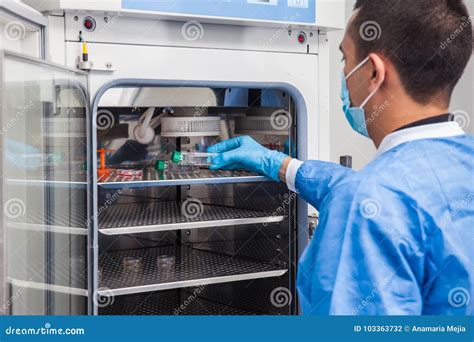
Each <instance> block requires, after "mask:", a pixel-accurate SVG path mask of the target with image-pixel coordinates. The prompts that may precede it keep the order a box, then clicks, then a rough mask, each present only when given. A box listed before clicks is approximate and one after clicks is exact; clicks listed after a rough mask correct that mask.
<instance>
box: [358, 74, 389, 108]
mask: <svg viewBox="0 0 474 342" xmlns="http://www.w3.org/2000/svg"><path fill="white" fill-rule="evenodd" d="M383 81H385V75H383V78H382V81H381V82H380V84H379V85H378V86H377V88H375V90H374V91H373V92H372V93H371V94H370V95H369V97H367V99H366V100H365V101H364V102H363V103H362V104H361V105H360V108H364V107H365V105H366V104H367V102H369V101H370V99H371V98H372V97H374V95H375V93H377V92H378V91H379V89H380V87H381V86H382V83H383Z"/></svg>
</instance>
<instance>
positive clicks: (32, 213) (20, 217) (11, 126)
mask: <svg viewBox="0 0 474 342" xmlns="http://www.w3.org/2000/svg"><path fill="white" fill-rule="evenodd" d="M1 67H2V69H3V84H2V86H3V103H2V132H1V133H2V142H1V143H2V163H3V165H2V183H3V209H4V215H3V232H4V246H3V247H4V248H3V249H4V250H3V257H4V258H5V259H6V260H5V261H4V262H3V265H5V270H4V279H5V288H6V290H7V291H6V293H5V294H4V296H3V297H4V301H5V302H4V306H3V310H4V311H6V312H5V313H6V314H13V315H30V314H34V315H46V314H47V315H73V314H85V313H86V309H87V300H86V293H87V292H86V289H87V254H86V251H87V223H88V220H87V182H86V180H87V174H86V171H85V170H86V167H87V166H86V161H87V118H88V110H87V106H88V102H87V95H86V94H87V88H86V87H87V76H85V75H83V74H80V73H75V72H72V71H68V70H66V69H62V68H58V67H55V66H52V65H49V64H46V63H42V62H39V61H36V60H32V59H26V58H25V59H24V58H22V57H18V56H16V55H13V54H11V55H10V54H7V55H5V56H4V58H3V62H2V65H1Z"/></svg>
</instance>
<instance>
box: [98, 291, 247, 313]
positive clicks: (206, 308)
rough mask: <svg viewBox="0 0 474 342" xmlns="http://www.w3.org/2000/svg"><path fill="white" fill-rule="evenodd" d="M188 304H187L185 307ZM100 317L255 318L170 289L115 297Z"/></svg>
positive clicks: (243, 311)
mask: <svg viewBox="0 0 474 342" xmlns="http://www.w3.org/2000/svg"><path fill="white" fill-rule="evenodd" d="M184 303H186V304H187V305H184ZM99 314H100V315H179V316H181V315H214V316H219V315H240V316H248V315H255V313H253V312H251V311H246V310H243V309H240V308H237V307H234V306H231V305H225V304H221V303H218V302H215V301H212V300H209V299H205V298H201V297H199V296H196V293H193V292H187V291H182V292H181V293H180V291H177V290H170V291H163V292H157V293H152V294H141V295H133V296H123V297H116V298H114V302H113V303H112V304H111V305H109V306H106V307H104V308H101V309H100V310H99Z"/></svg>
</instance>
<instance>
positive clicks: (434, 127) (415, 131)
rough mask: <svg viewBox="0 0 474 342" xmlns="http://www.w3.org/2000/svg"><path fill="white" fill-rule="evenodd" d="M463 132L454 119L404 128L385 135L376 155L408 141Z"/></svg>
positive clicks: (455, 134)
mask: <svg viewBox="0 0 474 342" xmlns="http://www.w3.org/2000/svg"><path fill="white" fill-rule="evenodd" d="M463 134H465V133H464V131H463V130H462V128H461V127H460V126H459V124H458V123H457V122H455V121H450V122H442V123H436V124H428V125H423V126H417V127H411V128H406V129H403V130H401V131H397V132H393V133H390V134H389V135H387V136H386V137H385V138H384V139H383V140H382V143H381V144H380V146H379V149H378V151H377V156H380V155H381V154H383V153H385V152H387V151H388V150H391V149H392V148H394V147H396V146H398V145H401V144H403V143H406V142H409V141H414V140H421V139H435V138H448V137H454V136H457V135H463Z"/></svg>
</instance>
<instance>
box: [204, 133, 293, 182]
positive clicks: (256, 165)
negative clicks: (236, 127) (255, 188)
mask: <svg viewBox="0 0 474 342" xmlns="http://www.w3.org/2000/svg"><path fill="white" fill-rule="evenodd" d="M207 152H209V153H217V155H216V156H214V157H211V166H210V169H211V170H219V169H223V170H234V169H239V168H240V169H241V168H244V169H247V170H250V171H253V172H257V173H260V174H264V175H265V176H267V177H269V178H271V179H273V180H274V181H277V182H279V181H280V179H279V178H278V172H279V171H280V168H281V165H282V164H283V159H285V158H286V157H288V156H287V155H286V154H283V153H281V152H278V151H272V150H269V149H267V148H265V147H263V146H262V145H260V144H259V143H258V142H256V141H255V140H253V139H252V138H251V137H248V136H242V137H238V138H234V139H230V140H226V141H223V142H221V143H219V144H216V145H214V146H211V147H209V148H208V149H207Z"/></svg>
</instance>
